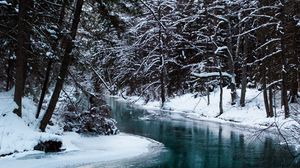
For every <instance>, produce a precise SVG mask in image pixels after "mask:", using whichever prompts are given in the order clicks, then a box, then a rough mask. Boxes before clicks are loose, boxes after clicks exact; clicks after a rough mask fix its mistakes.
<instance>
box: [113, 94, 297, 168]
mask: <svg viewBox="0 0 300 168" xmlns="http://www.w3.org/2000/svg"><path fill="white" fill-rule="evenodd" d="M108 103H109V104H110V105H111V106H112V110H113V115H114V118H115V119H116V120H117V121H118V127H119V129H120V130H121V131H122V132H126V133H132V134H136V135H141V136H145V137H149V138H152V139H154V140H156V141H159V142H162V143H163V144H164V145H165V146H166V147H167V149H168V151H169V153H168V155H166V154H161V155H159V156H158V157H156V158H155V159H156V162H154V163H155V164H153V163H152V164H150V165H147V162H139V163H143V164H139V163H132V164H130V165H131V166H133V167H170V168H175V167H184V168H185V167H191V168H194V167H195V168H198V167H199V168H200V167H203V168H226V167H228V168H235V167H236V168H241V167H245V168H251V167H253V168H259V167H267V168H269V167H300V164H298V165H297V164H296V163H293V164H292V162H293V160H292V157H291V156H290V155H289V153H288V151H286V150H285V149H284V148H283V147H282V146H279V145H278V144H277V143H276V142H277V140H276V139H275V140H274V137H270V136H263V137H260V139H259V140H258V139H257V138H255V137H254V136H253V135H252V134H249V133H248V134H245V133H244V132H243V131H241V130H238V129H235V128H232V127H230V126H226V125H225V126H224V125H220V124H215V123H209V122H202V121H190V120H189V121H187V120H182V121H177V120H176V121H174V120H170V119H169V118H168V117H167V116H168V115H164V116H163V117H162V116H161V115H158V116H157V115H154V114H149V113H148V112H147V111H145V110H141V109H135V108H133V107H132V106H130V105H128V104H125V103H122V102H118V101H115V100H114V99H113V98H110V99H108ZM162 114H164V112H162ZM145 116H146V117H145ZM141 118H147V120H142V119H141ZM152 159H153V158H152ZM131 166H129V167H131ZM124 167H128V166H124Z"/></svg>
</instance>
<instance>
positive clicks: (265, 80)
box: [262, 67, 272, 117]
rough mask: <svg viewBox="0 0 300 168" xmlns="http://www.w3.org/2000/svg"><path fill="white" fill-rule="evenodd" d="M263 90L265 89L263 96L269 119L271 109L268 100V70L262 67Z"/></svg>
mask: <svg viewBox="0 0 300 168" xmlns="http://www.w3.org/2000/svg"><path fill="white" fill-rule="evenodd" d="M262 75H263V76H262V89H263V96H264V104H265V109H266V114H267V117H270V109H269V107H270V106H269V100H268V91H267V79H266V69H265V67H262ZM271 101H272V100H271Z"/></svg>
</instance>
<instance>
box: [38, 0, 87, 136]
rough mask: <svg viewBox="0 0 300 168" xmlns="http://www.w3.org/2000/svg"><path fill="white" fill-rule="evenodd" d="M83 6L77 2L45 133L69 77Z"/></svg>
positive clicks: (45, 122) (42, 126)
mask: <svg viewBox="0 0 300 168" xmlns="http://www.w3.org/2000/svg"><path fill="white" fill-rule="evenodd" d="M82 6H83V0H77V3H76V8H75V14H74V18H73V23H72V27H71V36H70V37H69V38H67V39H68V42H67V44H66V48H65V54H64V57H63V61H62V64H61V69H60V72H59V75H58V77H57V82H56V85H55V88H54V91H53V95H52V97H51V100H50V102H49V105H48V108H47V110H46V113H45V115H44V117H43V119H42V121H41V124H40V129H41V131H43V132H44V131H45V129H46V127H47V124H48V123H49V121H50V119H51V117H52V115H53V112H54V110H55V106H56V103H57V101H58V98H59V95H60V92H61V90H62V87H63V83H64V80H65V78H66V76H67V73H68V67H69V64H70V61H71V55H70V54H71V52H72V49H73V42H72V41H73V40H75V37H76V33H77V28H78V24H79V21H80V14H81V11H82Z"/></svg>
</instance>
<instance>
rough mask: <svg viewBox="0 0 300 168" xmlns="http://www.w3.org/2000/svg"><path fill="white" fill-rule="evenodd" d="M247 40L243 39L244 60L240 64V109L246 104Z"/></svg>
mask: <svg viewBox="0 0 300 168" xmlns="http://www.w3.org/2000/svg"><path fill="white" fill-rule="evenodd" d="M247 40H248V39H247V38H246V37H245V39H244V58H243V63H242V84H241V85H242V87H241V98H240V105H241V107H245V105H246V103H245V101H246V91H247V61H246V60H247V57H248V44H247V43H248V41H247Z"/></svg>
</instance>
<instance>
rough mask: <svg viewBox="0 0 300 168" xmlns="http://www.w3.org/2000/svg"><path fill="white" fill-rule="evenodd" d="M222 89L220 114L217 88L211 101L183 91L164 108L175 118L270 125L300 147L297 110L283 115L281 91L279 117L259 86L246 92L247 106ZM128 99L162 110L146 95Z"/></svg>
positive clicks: (272, 129) (298, 107)
mask: <svg viewBox="0 0 300 168" xmlns="http://www.w3.org/2000/svg"><path fill="white" fill-rule="evenodd" d="M223 92H224V93H223V95H224V96H223V109H224V113H223V114H222V115H219V100H220V99H219V97H220V96H219V92H218V91H216V92H214V93H211V94H210V104H209V105H208V100H207V96H203V97H199V96H198V97H195V94H184V95H182V96H176V97H174V98H170V99H169V100H168V101H167V102H166V103H165V105H164V110H166V111H168V112H170V113H171V114H173V115H172V116H173V117H175V118H176V117H177V116H178V115H176V114H180V116H185V117H187V118H191V119H196V120H207V121H213V122H219V123H224V124H231V125H238V126H241V127H250V128H253V129H266V128H268V131H272V132H277V131H278V130H280V131H281V133H282V134H283V135H286V137H287V140H289V141H290V142H292V143H293V144H294V145H296V146H298V147H300V141H299V138H300V132H299V131H298V130H299V129H300V124H299V123H300V122H299V119H297V118H298V117H297V115H298V114H293V115H292V116H291V117H290V118H288V119H285V118H284V113H283V110H282V109H281V106H280V98H279V95H280V94H279V93H278V94H277V95H278V96H276V97H277V98H276V100H275V102H274V104H275V109H274V111H275V114H276V117H273V118H267V117H266V112H265V107H264V101H263V94H262V93H261V91H258V90H257V89H248V90H247V92H246V106H245V107H240V106H239V104H238V103H237V104H236V105H231V97H230V90H229V89H225V88H224V89H223ZM237 94H238V95H240V90H237ZM120 99H122V98H120ZM126 101H129V102H132V103H134V104H135V105H137V106H139V107H142V108H145V109H147V110H150V111H152V112H153V113H157V112H161V104H160V102H159V101H150V102H148V103H145V101H144V100H143V98H141V97H137V96H133V97H127V99H126ZM291 109H292V110H293V109H294V111H295V109H296V111H297V109H300V106H299V104H293V105H291ZM292 110H291V111H292ZM298 112H299V110H298ZM174 114H175V115H174ZM269 127H270V128H269ZM290 135H292V136H290ZM298 147H297V148H298Z"/></svg>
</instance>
